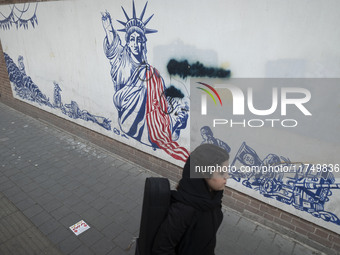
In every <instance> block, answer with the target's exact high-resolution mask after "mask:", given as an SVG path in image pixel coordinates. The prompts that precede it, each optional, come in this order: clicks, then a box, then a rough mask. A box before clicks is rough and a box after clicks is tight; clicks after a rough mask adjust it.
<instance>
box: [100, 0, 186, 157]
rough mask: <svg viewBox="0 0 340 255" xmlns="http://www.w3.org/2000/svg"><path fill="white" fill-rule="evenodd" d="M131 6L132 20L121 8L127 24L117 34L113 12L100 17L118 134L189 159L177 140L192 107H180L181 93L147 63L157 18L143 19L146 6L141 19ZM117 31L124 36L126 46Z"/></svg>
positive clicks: (181, 104) (169, 153)
mask: <svg viewBox="0 0 340 255" xmlns="http://www.w3.org/2000/svg"><path fill="white" fill-rule="evenodd" d="M132 7H133V13H132V17H131V18H130V17H129V16H128V14H127V13H126V11H125V9H124V8H123V7H122V10H123V12H124V15H125V18H126V22H123V21H119V20H118V22H119V23H120V24H121V25H123V26H124V28H123V29H119V30H116V29H114V27H113V24H112V19H111V15H110V13H109V12H107V11H106V12H104V13H102V24H103V28H104V31H105V34H106V36H105V38H104V53H105V55H106V57H107V58H108V60H109V61H110V64H111V78H112V82H113V86H114V90H115V92H114V95H113V103H114V106H115V108H116V109H117V111H118V123H119V127H120V130H121V132H123V133H124V134H126V135H127V136H128V137H131V138H134V139H136V140H137V141H139V142H140V143H142V144H144V145H147V146H151V147H152V148H153V149H154V150H156V149H162V150H163V151H164V152H166V153H167V154H168V155H170V156H171V157H173V158H175V159H177V160H181V161H186V159H187V158H188V156H189V152H188V150H187V149H186V148H184V147H182V146H180V145H179V144H178V143H177V142H176V140H178V138H179V136H180V132H181V130H182V129H184V128H186V126H187V120H188V111H189V105H188V104H185V103H184V104H183V103H181V93H177V94H179V95H173V94H171V90H172V89H171V86H170V87H169V88H168V89H167V88H166V86H165V83H164V80H163V78H162V77H161V75H160V74H159V72H158V71H157V69H156V68H155V67H153V66H151V65H149V63H148V60H147V54H146V53H147V48H146V42H147V38H146V35H147V34H150V33H156V32H157V30H154V29H149V28H147V27H146V25H147V24H148V23H149V21H150V20H151V18H152V17H153V15H151V16H150V17H149V18H147V19H146V20H145V21H143V19H144V15H145V12H146V8H147V3H146V4H145V6H144V9H143V10H142V12H141V14H140V16H139V17H138V18H137V16H136V10H135V4H134V2H133V6H132ZM117 31H120V32H124V33H125V38H124V39H125V44H123V43H122V41H121V39H120V36H119V34H118V32H117ZM169 92H170V93H169ZM166 93H167V94H166ZM169 100H170V101H169Z"/></svg>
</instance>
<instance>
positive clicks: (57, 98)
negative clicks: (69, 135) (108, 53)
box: [4, 53, 111, 130]
mask: <svg viewBox="0 0 340 255" xmlns="http://www.w3.org/2000/svg"><path fill="white" fill-rule="evenodd" d="M4 55H5V61H6V66H7V71H8V76H9V80H10V81H11V82H12V83H13V84H14V91H15V92H16V93H17V95H18V96H19V97H21V98H22V99H25V100H29V101H32V102H36V103H38V104H39V105H45V106H48V107H50V108H54V109H60V110H61V112H62V113H63V114H65V115H67V116H69V117H70V118H72V119H83V120H85V121H92V122H93V123H96V124H98V125H99V126H101V127H103V128H105V129H107V130H111V124H110V122H111V121H110V120H108V119H107V118H104V117H100V116H95V115H92V114H90V113H89V112H88V111H86V110H80V109H79V107H78V104H77V103H76V102H75V101H71V104H65V105H64V104H63V103H62V100H61V94H60V91H61V88H60V87H59V84H58V83H56V82H54V95H53V99H54V102H53V104H52V103H51V102H50V99H49V98H48V97H47V96H46V95H44V94H43V93H42V92H41V90H40V89H39V87H38V86H37V85H36V84H35V83H34V82H33V81H32V79H31V77H30V76H27V75H26V71H25V65H24V58H23V57H22V56H19V58H18V66H17V65H16V64H15V63H14V62H13V60H12V59H11V58H10V57H9V56H8V55H7V54H6V53H4Z"/></svg>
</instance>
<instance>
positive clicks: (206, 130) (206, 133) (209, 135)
mask: <svg viewBox="0 0 340 255" xmlns="http://www.w3.org/2000/svg"><path fill="white" fill-rule="evenodd" d="M201 136H202V138H203V142H202V144H204V143H210V144H215V145H217V146H219V147H221V148H223V149H225V150H226V151H227V152H228V153H230V151H231V148H230V147H229V145H228V144H226V143H225V142H223V141H222V140H220V139H217V138H215V137H214V134H213V132H212V131H211V128H210V127H208V126H204V127H202V128H201Z"/></svg>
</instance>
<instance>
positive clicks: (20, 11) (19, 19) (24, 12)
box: [0, 3, 38, 29]
mask: <svg viewBox="0 0 340 255" xmlns="http://www.w3.org/2000/svg"><path fill="white" fill-rule="evenodd" d="M37 7H38V3H24V4H13V5H8V12H7V13H2V12H0V14H1V17H0V18H1V20H0V28H1V29H10V28H11V27H12V26H13V24H15V26H16V28H17V29H18V28H20V27H23V28H24V29H28V26H29V24H31V25H32V27H33V28H34V27H35V25H38V19H37V15H36V12H37Z"/></svg>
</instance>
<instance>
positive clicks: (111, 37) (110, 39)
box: [102, 11, 116, 45]
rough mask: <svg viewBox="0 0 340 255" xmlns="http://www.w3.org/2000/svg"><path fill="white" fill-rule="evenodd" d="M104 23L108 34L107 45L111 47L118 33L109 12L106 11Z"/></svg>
mask: <svg viewBox="0 0 340 255" xmlns="http://www.w3.org/2000/svg"><path fill="white" fill-rule="evenodd" d="M102 23H103V28H104V30H105V33H106V38H107V43H108V44H109V45H111V44H112V42H113V40H114V37H115V36H116V32H115V30H114V29H113V26H112V20H111V15H110V13H108V12H107V11H105V12H104V13H103V12H102Z"/></svg>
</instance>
